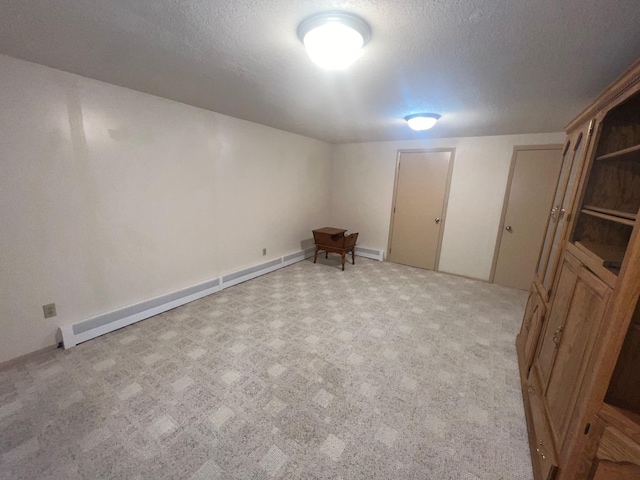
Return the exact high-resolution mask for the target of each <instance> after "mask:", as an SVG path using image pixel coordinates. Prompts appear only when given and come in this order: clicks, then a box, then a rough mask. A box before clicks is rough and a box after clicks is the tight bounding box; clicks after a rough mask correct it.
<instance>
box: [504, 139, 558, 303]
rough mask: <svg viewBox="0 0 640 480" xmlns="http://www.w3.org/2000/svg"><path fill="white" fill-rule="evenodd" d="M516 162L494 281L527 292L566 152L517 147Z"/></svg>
mask: <svg viewBox="0 0 640 480" xmlns="http://www.w3.org/2000/svg"><path fill="white" fill-rule="evenodd" d="M512 162H513V163H512V168H511V180H510V185H509V188H508V193H507V196H506V211H505V214H504V223H503V226H502V231H501V234H500V235H499V239H498V241H499V247H498V253H497V259H496V261H495V274H494V282H495V283H498V284H500V285H504V286H506V287H513V288H519V289H522V290H527V289H528V288H529V285H530V284H531V280H533V274H534V272H535V269H536V263H537V261H538V256H539V253H540V246H541V244H542V240H543V238H542V237H543V235H544V231H545V226H546V222H547V216H548V213H549V210H550V208H551V203H552V201H553V193H554V191H555V188H556V185H557V183H558V175H559V174H560V166H561V163H562V149H561V146H557V147H549V148H543V149H541V148H539V147H533V148H531V147H522V148H518V147H516V150H515V152H514V159H513V161H512Z"/></svg>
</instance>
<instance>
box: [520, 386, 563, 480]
mask: <svg viewBox="0 0 640 480" xmlns="http://www.w3.org/2000/svg"><path fill="white" fill-rule="evenodd" d="M527 390H528V392H529V405H530V406H531V419H532V421H533V422H532V423H533V430H534V437H535V444H534V445H532V446H531V450H532V455H533V458H532V459H533V465H534V466H533V468H534V469H537V470H538V473H539V474H540V476H539V477H538V478H541V479H542V480H553V479H554V478H555V476H556V472H557V470H558V460H557V456H556V452H555V447H554V444H553V438H552V436H551V430H550V428H549V422H548V420H547V414H546V411H545V409H544V405H543V403H542V401H541V400H540V397H538V394H537V393H536V390H535V388H534V387H533V386H531V385H529V386H528V389H527Z"/></svg>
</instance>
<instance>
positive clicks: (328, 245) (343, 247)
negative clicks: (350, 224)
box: [312, 227, 358, 270]
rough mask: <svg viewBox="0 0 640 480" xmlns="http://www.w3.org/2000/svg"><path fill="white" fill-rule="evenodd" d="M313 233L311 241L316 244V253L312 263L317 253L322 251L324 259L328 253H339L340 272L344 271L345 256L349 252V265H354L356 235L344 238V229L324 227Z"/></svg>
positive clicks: (314, 261) (316, 257)
mask: <svg viewBox="0 0 640 480" xmlns="http://www.w3.org/2000/svg"><path fill="white" fill-rule="evenodd" d="M312 231H313V241H314V242H315V244H316V251H315V254H314V255H313V263H316V260H317V259H318V251H321V250H322V251H324V253H325V257H324V258H328V257H329V252H333V253H339V254H340V255H341V256H342V270H344V262H345V256H346V254H347V253H349V252H351V263H352V264H353V265H355V264H356V260H355V253H354V250H355V248H356V240H357V239H358V234H357V233H352V234H351V235H348V236H346V237H345V235H344V234H345V232H346V231H347V230H345V229H344V228H333V227H324V228H318V229H316V230H312Z"/></svg>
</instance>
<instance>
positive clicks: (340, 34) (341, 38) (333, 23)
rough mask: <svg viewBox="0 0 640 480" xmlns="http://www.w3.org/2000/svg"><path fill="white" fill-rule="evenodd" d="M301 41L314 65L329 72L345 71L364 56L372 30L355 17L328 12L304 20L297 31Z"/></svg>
mask: <svg viewBox="0 0 640 480" xmlns="http://www.w3.org/2000/svg"><path fill="white" fill-rule="evenodd" d="M298 38H300V41H302V43H303V44H304V46H305V48H306V50H307V54H308V55H309V57H311V60H313V62H314V63H315V64H317V65H318V66H320V67H322V68H325V69H327V70H344V69H345V68H347V67H348V66H349V65H351V64H352V63H353V62H355V61H356V60H357V59H358V58H360V56H361V55H362V47H363V46H364V45H365V44H366V43H367V42H368V41H369V39H370V38H371V29H370V28H369V25H368V24H367V22H365V21H364V20H362V19H361V18H359V17H356V16H355V15H351V14H349V13H342V12H329V13H321V14H318V15H314V16H312V17H309V18H307V19H306V20H304V21H303V22H302V23H301V24H300V26H299V27H298Z"/></svg>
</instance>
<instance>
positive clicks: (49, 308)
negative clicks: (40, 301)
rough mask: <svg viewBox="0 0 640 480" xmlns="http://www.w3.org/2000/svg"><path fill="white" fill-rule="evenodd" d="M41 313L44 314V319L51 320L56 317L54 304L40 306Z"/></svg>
mask: <svg viewBox="0 0 640 480" xmlns="http://www.w3.org/2000/svg"><path fill="white" fill-rule="evenodd" d="M42 311H43V312H44V318H51V317H55V316H56V315H57V313H56V304H55V303H50V304H48V305H43V306H42Z"/></svg>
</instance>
